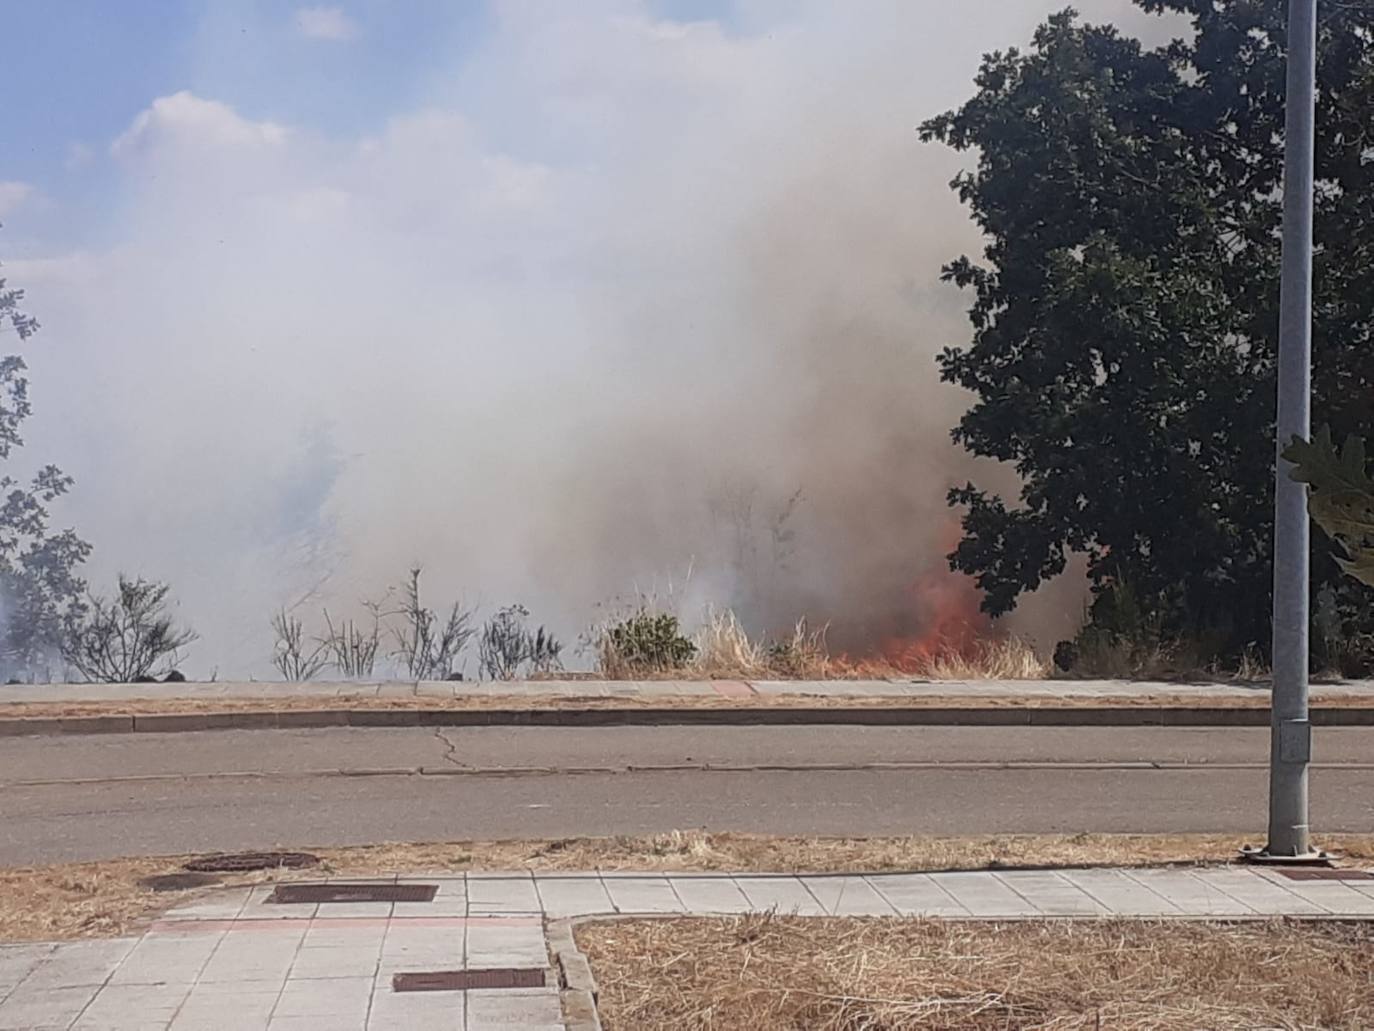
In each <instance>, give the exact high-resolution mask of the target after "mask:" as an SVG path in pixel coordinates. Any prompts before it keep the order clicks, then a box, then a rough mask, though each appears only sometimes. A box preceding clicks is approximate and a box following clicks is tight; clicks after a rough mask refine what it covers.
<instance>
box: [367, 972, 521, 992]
mask: <svg viewBox="0 0 1374 1031" xmlns="http://www.w3.org/2000/svg"><path fill="white" fill-rule="evenodd" d="M543 987H544V971H542V970H527V969H523V970H522V969H518V968H515V967H497V968H494V969H491V970H430V971H425V972H423V973H416V974H396V975H395V976H393V977H392V979H391V990H392V991H394V992H466V991H470V990H472V989H479V988H543Z"/></svg>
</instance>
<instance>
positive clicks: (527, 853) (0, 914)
mask: <svg viewBox="0 0 1374 1031" xmlns="http://www.w3.org/2000/svg"><path fill="white" fill-rule="evenodd" d="M1242 844H1245V839H1243V838H1240V837H1237V836H1211V835H1196V834H1192V835H1190V834H1184V835H1113V834H1079V835H1071V836H1070V835H1054V834H1032V835H984V836H978V837H961V838H934V837H932V838H803V837H772V836H768V835H758V834H707V833H704V832H701V831H673V832H670V833H667V834H655V835H644V836H639V837H615V838H562V839H545V840H535V841H461V842H447V843H445V842H438V843H395V844H382V845H369V846H359V847H355V848H326V849H314V850H312V851H314V852H315V853H316V854H317V855H319V856H320V857H321V858H322V860H323V864H322V866H320V867H316V868H314V869H307V870H288V871H282V872H280V873H277V872H271V873H262V874H252V875H246V876H242V875H241V876H232V875H227V876H225V877H224V879H223V882H222V883H223V884H225V885H234V884H251V883H258V882H261V881H267V880H278V879H283V880H286V879H290V880H301V879H306V880H309V879H311V878H318V877H320V876H322V875H324V874H343V875H349V876H353V875H356V876H360V877H361V876H369V875H377V874H387V873H400V872H415V871H438V870H473V869H486V870H524V869H534V870H595V869H600V870H654V871H671V870H718V871H777V872H797V871H812V872H817V873H827V872H878V871H894V870H964V869H968V870H972V869H987V868H999V869H1001V868H1007V867H1017V866H1040V865H1051V866H1101V865H1117V866H1157V865H1162V864H1167V863H1214V862H1224V861H1226V860H1228V859H1229V858H1231V857H1232V856H1234V855H1235V854H1236V850H1237V849H1238V848H1239V847H1240V846H1241V845H1242ZM1321 844H1322V846H1323V847H1325V848H1329V849H1336V850H1339V851H1342V852H1344V853H1345V854H1346V855H1347V856H1348V857H1349V859H1350V861H1352V862H1356V863H1368V862H1371V861H1374V835H1329V836H1326V837H1324V838H1323V839H1322V841H1321ZM188 858H190V857H188V856H162V857H151V858H138V859H119V860H111V861H108V862H100V863H61V864H54V865H47V866H30V867H14V868H9V869H0V941H18V940H56V939H62V938H78V937H92V936H103V935H113V934H119V933H121V932H123V931H125V930H128V929H129V928H132V927H136V926H138V925H139V924H140V923H142V922H143V921H146V920H147V919H149V918H150V917H152V916H154V915H156V914H157V913H158V912H160V911H161V910H162V909H163V908H164V907H166V906H169V905H172V904H174V903H175V902H176V901H178V900H179V899H181V898H184V897H185V895H167V894H162V895H158V894H154V893H153V892H151V891H148V890H146V889H144V888H141V887H139V885H138V881H139V879H140V878H142V877H147V876H149V875H151V874H159V873H170V872H174V871H176V870H177V869H179V868H180V866H181V864H182V863H183V862H185V861H186V860H187V859H188Z"/></svg>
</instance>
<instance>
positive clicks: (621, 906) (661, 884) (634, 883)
mask: <svg viewBox="0 0 1374 1031" xmlns="http://www.w3.org/2000/svg"><path fill="white" fill-rule="evenodd" d="M603 883H604V884H605V886H606V892H607V894H609V895H610V897H611V902H612V903H613V904H614V905H615V908H616V912H618V913H685V912H686V911H687V907H686V906H684V905H683V904H682V900H681V899H680V898H678V896H677V892H676V891H674V890H673V885H672V883H671V882H670V881H669V880H668V878H667V877H651V876H648V877H646V876H640V877H629V876H614V877H605V878H604V879H603Z"/></svg>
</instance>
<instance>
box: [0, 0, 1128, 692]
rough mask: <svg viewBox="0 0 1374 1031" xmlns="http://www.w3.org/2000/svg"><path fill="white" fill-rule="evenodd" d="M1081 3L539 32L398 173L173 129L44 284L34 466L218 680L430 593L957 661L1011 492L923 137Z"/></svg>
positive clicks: (531, 8) (250, 127) (505, 51)
mask: <svg viewBox="0 0 1374 1031" xmlns="http://www.w3.org/2000/svg"><path fill="white" fill-rule="evenodd" d="M1057 6H1059V5H1058V4H1055V3H1052V2H1050V0H996V2H993V0H987V2H983V3H972V4H964V5H961V6H960V7H959V12H958V15H957V17H956V16H954V15H953V14H951V13H950V12H951V8H950V7H949V5H947V4H943V3H937V2H934V0H912V2H904V0H891V2H880V0H870V2H864V3H858V4H843V5H840V4H832V3H828V2H821V0H817V2H815V3H811V4H792V3H788V4H779V5H774V4H771V3H766V4H759V5H747V6H746V8H745V13H744V16H743V18H742V19H741V23H742V24H743V25H744V28H743V29H736V30H734V31H728V32H727V31H726V30H725V29H723V28H722V27H721V26H720V25H718V24H715V23H711V22H704V23H695V24H684V23H680V22H675V21H670V20H667V19H665V18H663V17H656V16H655V15H654V14H653V13H652V12H651V11H650V9H649V7H648V6H647V5H646V4H643V3H637V2H629V0H625V2H605V3H594V4H593V3H587V4H577V5H571V4H560V3H554V2H549V3H510V4H502V5H500V6H499V7H498V12H499V18H498V25H497V27H496V30H495V32H494V33H493V35H492V36H491V38H490V39H488V40H487V41H486V42H485V43H484V44H483V47H482V49H481V51H480V52H479V53H478V54H477V55H475V56H473V55H471V54H467V55H466V56H465V57H464V59H463V60H462V61H461V62H459V61H455V67H454V68H453V69H452V71H451V73H449V74H446V75H440V76H435V77H434V79H433V81H429V82H426V83H425V85H424V89H423V90H421V91H420V93H421V94H422V95H421V96H420V97H419V98H418V99H416V100H415V101H414V102H413V103H411V104H409V105H408V106H407V107H406V108H405V109H404V110H397V111H396V112H395V113H394V116H393V117H392V118H391V119H390V120H389V121H388V122H387V123H386V124H385V126H383V127H382V128H380V129H379V130H378V131H376V132H375V133H371V134H369V135H367V136H365V137H359V138H350V137H340V136H337V135H329V134H325V133H322V132H318V131H316V130H314V129H312V127H311V126H309V125H292V124H276V123H274V122H272V121H271V120H268V119H265V118H260V117H254V116H251V115H249V114H247V113H245V112H242V111H237V110H234V109H233V108H231V107H230V106H228V105H226V104H224V103H222V102H221V101H219V100H218V99H217V98H215V97H209V96H197V95H195V94H192V93H189V92H178V93H173V94H170V95H167V96H163V97H156V98H154V97H150V98H149V103H148V106H147V108H146V109H145V110H143V111H131V112H130V113H129V126H128V128H127V130H126V131H125V132H124V133H123V134H122V135H121V136H119V138H118V139H115V140H113V141H110V146H109V153H108V156H107V157H106V158H104V160H109V161H111V162H114V163H116V164H117V166H118V168H119V169H120V173H119V174H120V176H121V178H122V181H123V183H124V188H125V192H124V201H123V204H122V206H121V207H120V208H119V209H118V210H117V211H116V212H114V213H113V214H112V216H111V221H112V224H111V226H109V227H106V229H105V231H104V233H102V237H103V238H104V239H113V240H115V241H116V242H115V243H114V244H113V245H102V246H98V247H97V246H95V245H92V246H91V247H90V248H88V249H86V250H83V251H81V252H79V253H65V254H50V255H36V254H29V255H25V256H21V258H22V260H13V261H11V262H9V263H8V272H9V274H10V275H11V277H12V280H13V281H14V283H15V284H16V285H19V284H21V283H22V285H25V286H27V287H28V288H29V306H30V307H31V308H32V309H33V310H35V312H36V313H38V314H40V315H41V316H42V317H43V321H44V323H45V329H44V333H43V335H42V337H41V338H39V342H41V345H42V346H41V347H38V348H36V349H35V353H34V354H33V360H32V363H31V364H32V367H33V380H34V395H35V403H36V407H37V410H38V414H37V416H36V417H35V419H34V421H33V426H32V429H31V430H30V433H29V438H30V449H31V450H33V451H35V452H41V453H42V456H43V457H44V458H47V457H51V458H54V459H56V460H59V461H60V462H61V463H62V464H63V465H64V467H65V468H66V469H67V470H68V471H70V472H71V473H72V474H73V475H74V476H75V477H76V479H77V489H76V492H75V494H74V496H73V498H72V499H71V503H70V504H69V505H67V506H66V508H64V509H63V515H64V516H65V517H68V518H69V519H70V520H71V521H72V522H74V523H76V525H78V527H79V528H80V529H81V530H82V531H83V532H84V533H85V534H86V535H87V536H88V537H89V538H90V539H91V540H92V541H93V542H94V543H95V545H96V554H95V556H94V558H93V561H92V563H91V568H90V573H91V575H92V578H93V580H94V581H95V582H96V584H97V585H99V584H102V583H107V582H110V581H112V579H113V575H114V573H115V571H116V570H121V569H122V570H126V571H129V572H138V573H142V574H145V575H149V576H156V577H159V578H165V579H167V580H169V581H170V582H171V583H172V584H173V586H174V589H175V592H176V595H177V597H178V598H179V599H180V603H181V607H182V611H183V613H184V615H185V616H186V618H187V619H189V620H190V621H191V622H192V623H194V625H195V627H196V628H197V629H198V630H199V631H200V633H201V635H202V641H201V642H200V643H199V644H198V645H197V646H196V648H195V650H194V654H193V661H192V663H191V664H190V666H189V667H188V668H189V669H190V671H191V672H193V673H198V674H204V673H207V672H209V671H210V670H211V669H212V668H218V669H219V670H220V672H221V674H223V675H235V674H244V673H253V672H256V673H263V672H266V670H267V657H268V655H269V652H270V647H271V640H270V632H269V630H268V625H267V620H268V617H269V615H270V613H271V611H272V610H273V609H275V608H276V607H277V606H279V605H282V604H291V603H294V602H296V601H298V600H300V599H301V598H309V599H310V601H309V603H308V604H307V605H306V606H305V607H304V608H303V610H302V611H303V614H305V615H306V616H307V622H309V621H310V619H311V618H313V617H312V616H311V615H310V614H311V613H314V612H316V611H317V610H318V607H319V605H320V604H324V603H328V604H330V605H331V607H332V608H335V609H347V608H348V607H350V605H351V604H352V603H353V602H355V601H356V599H358V598H360V597H363V596H371V595H375V594H377V593H378V592H379V591H380V589H381V588H383V587H384V586H385V585H387V584H390V583H394V582H396V581H397V580H398V579H399V578H400V577H401V576H402V575H403V574H404V571H405V569H406V567H407V566H408V565H409V564H411V563H413V562H421V563H423V564H424V566H425V569H426V587H427V589H428V591H429V592H430V596H431V598H433V599H434V600H435V601H440V600H444V599H447V598H450V597H452V596H455V595H458V594H461V595H463V596H465V597H466V598H467V600H468V601H470V602H475V603H481V604H483V605H486V606H488V607H490V606H494V605H500V604H505V603H508V602H512V601H521V602H523V603H524V604H526V605H527V606H529V607H530V608H531V609H532V610H533V612H534V616H535V618H536V619H538V620H540V621H543V622H547V623H549V624H550V625H552V626H553V627H555V628H556V629H558V630H559V631H560V632H562V633H563V634H564V635H566V636H569V637H571V636H575V635H576V633H577V632H578V630H579V629H580V628H582V627H584V626H585V625H586V624H587V623H588V622H589V621H590V620H591V619H593V618H595V615H596V612H595V605H596V604H597V603H598V602H606V601H609V600H611V599H613V598H615V597H616V596H623V595H625V594H627V593H628V592H631V591H633V590H634V589H636V587H638V588H651V587H653V586H654V585H658V586H659V587H660V588H662V587H663V585H664V584H666V583H667V581H668V580H669V579H670V578H671V579H673V580H675V581H677V582H678V584H679V588H681V581H682V579H683V577H684V574H685V571H686V570H687V569H688V568H689V567H690V568H691V569H692V570H693V575H692V578H691V580H690V581H689V583H688V585H687V587H686V589H685V603H686V604H687V606H688V608H689V609H690V608H692V607H695V606H697V605H699V604H701V603H703V602H706V601H713V602H715V603H717V604H722V605H725V604H733V605H736V606H738V607H739V609H740V611H741V613H742V614H743V615H745V616H746V617H747V618H749V619H750V620H752V621H753V622H754V623H755V625H757V626H764V625H777V624H781V623H785V622H787V621H790V620H791V619H793V618H795V617H796V616H798V615H802V614H807V615H809V616H810V617H811V618H812V619H813V620H817V621H831V622H832V624H833V626H834V628H835V634H836V635H837V637H838V638H839V639H840V640H841V641H843V642H847V643H852V644H855V645H862V644H863V643H864V642H865V641H866V640H869V639H875V638H876V637H878V636H881V635H885V634H888V633H894V632H903V631H910V630H913V629H916V627H914V626H912V625H911V624H912V623H913V622H919V620H920V618H922V617H921V616H920V614H919V613H915V614H913V612H912V610H911V609H910V607H909V606H910V601H909V595H908V593H907V592H908V588H909V586H910V584H911V583H912V582H913V581H914V580H916V579H918V578H919V577H920V576H921V575H922V573H923V571H927V570H930V569H934V568H938V567H939V565H940V564H941V563H942V561H943V560H942V557H941V556H942V554H943V552H944V551H945V550H947V549H948V546H949V544H950V540H949V539H948V529H949V521H950V518H951V517H950V515H949V514H948V512H947V510H946V509H945V506H944V501H943V495H944V491H945V489H946V487H947V486H948V484H949V483H950V482H951V481H952V480H954V479H962V478H964V477H966V476H967V475H969V472H970V467H969V463H968V462H967V460H966V459H964V458H962V457H961V456H960V455H958V454H957V453H955V452H954V451H953V449H952V448H951V447H950V445H949V444H948V437H947V433H948V429H949V427H950V426H951V425H952V423H953V421H954V420H955V419H956V418H957V416H958V414H959V412H960V411H961V409H962V407H963V406H964V404H965V399H964V398H963V397H961V396H960V395H959V393H958V392H957V391H955V390H954V389H953V388H951V387H948V386H944V385H941V384H939V383H938V382H937V376H936V372H935V367H934V363H933V355H934V354H935V353H936V352H937V351H938V350H939V349H940V348H941V347H944V346H946V345H950V344H957V343H959V342H962V341H964V340H965V339H967V335H968V329H967V325H966V323H965V321H964V317H963V308H964V306H965V304H966V300H965V299H964V298H961V297H960V296H959V295H958V292H957V291H952V290H951V289H950V288H947V287H943V286H941V285H940V284H939V282H938V272H939V267H940V265H941V263H942V262H944V261H946V260H948V259H949V258H951V257H953V256H955V255H957V254H959V253H961V252H966V251H974V250H976V249H977V247H978V246H979V243H978V238H977V235H976V233H975V232H974V230H973V229H972V227H971V226H970V224H969V223H968V221H967V218H966V214H965V212H964V211H963V210H962V209H961V208H960V207H959V205H958V202H957V200H956V198H955V197H954V196H953V195H952V194H951V193H950V191H949V190H948V189H947V186H946V184H947V181H948V180H949V179H950V177H951V176H952V175H953V174H954V172H955V171H956V170H957V169H958V168H959V167H960V166H961V164H962V163H965V162H966V161H967V160H968V159H967V157H964V158H961V157H960V156H957V155H953V154H950V153H948V152H947V151H945V150H943V149H941V148H938V147H934V146H926V145H922V144H921V143H920V142H919V141H918V139H917V135H916V131H915V128H916V125H917V124H918V123H919V122H920V121H921V120H922V119H923V118H925V117H927V116H929V115H931V114H934V113H937V112H939V111H941V110H944V109H946V108H948V107H951V106H953V105H955V104H957V103H959V102H960V101H961V100H962V99H963V98H964V97H966V96H967V95H968V94H969V93H970V91H971V89H972V81H971V80H972V75H973V73H974V71H975V69H976V66H977V62H978V58H979V55H980V53H982V52H983V51H986V50H990V49H995V48H1002V47H1006V46H1009V45H1018V44H1024V43H1025V42H1026V41H1027V40H1028V38H1029V35H1030V32H1031V30H1032V28H1033V27H1034V25H1035V24H1036V23H1037V22H1038V21H1040V20H1041V19H1042V18H1043V17H1044V15H1045V14H1047V13H1048V12H1049V11H1051V10H1053V9H1055V8H1056V7H1057ZM1082 6H1083V7H1084V8H1085V12H1086V13H1087V14H1088V15H1089V16H1091V17H1116V19H1117V20H1122V17H1123V16H1124V17H1125V18H1127V19H1129V18H1131V17H1134V18H1135V19H1136V20H1143V19H1142V16H1139V15H1138V14H1137V15H1134V16H1132V15H1131V14H1130V9H1129V8H1128V5H1126V4H1125V2H1124V0H1112V2H1106V0H1104V2H1101V3H1096V4H1093V3H1085V4H1083V5H1082ZM9 221H10V223H11V228H12V230H15V231H17V232H18V234H19V236H20V238H22V209H21V210H19V211H16V212H14V213H12V214H11V216H10V219H9ZM7 235H9V236H14V235H15V234H14V233H9V234H7ZM980 475H982V476H984V477H988V476H991V477H994V478H995V477H996V476H997V475H998V473H997V472H991V473H989V472H987V471H984V472H983V473H980ZM1002 475H1003V480H1002V482H1005V474H1002ZM798 490H800V492H801V493H800V497H799V499H798V500H796V501H795V502H794V503H792V504H790V506H789V502H790V500H791V499H792V498H793V496H794V494H795V493H796V492H797V491H798ZM1073 596H1074V597H1075V598H1076V597H1077V594H1076V589H1075V593H1074V595H1073ZM1075 606H1076V601H1073V602H1070V603H1069V604H1068V606H1067V607H1068V608H1070V609H1072V608H1074V607H1075ZM1064 607H1065V606H1063V605H1059V606H1051V608H1055V609H1056V611H1057V612H1058V615H1059V616H1062V615H1063V613H1062V611H1061V610H1062V609H1063V608H1064ZM1073 614H1074V613H1069V615H1070V616H1071V615H1073ZM1056 618H1057V617H1056ZM1051 622H1053V620H1052V621H1051ZM1060 622H1061V624H1062V619H1060Z"/></svg>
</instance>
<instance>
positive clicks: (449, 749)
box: [434, 727, 473, 770]
mask: <svg viewBox="0 0 1374 1031" xmlns="http://www.w3.org/2000/svg"><path fill="white" fill-rule="evenodd" d="M434 737H435V738H436V739H437V740H438V742H439V743H440V744H441V745H443V746H444V756H443V758H444V762H446V763H448V764H449V765H450V766H452V767H453V768H454V769H457V770H471V769H472V768H473V767H472V765H471V764H469V763H465V762H463V761H462V760H461V759H459V758H458V743H457V742H456V741H453V740H450V738H449V737H448V735H447V734H446V733H445V732H444V728H443V727H435V728H434Z"/></svg>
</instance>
